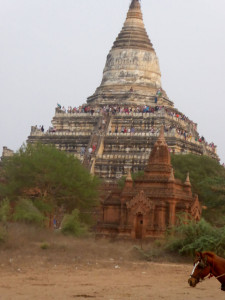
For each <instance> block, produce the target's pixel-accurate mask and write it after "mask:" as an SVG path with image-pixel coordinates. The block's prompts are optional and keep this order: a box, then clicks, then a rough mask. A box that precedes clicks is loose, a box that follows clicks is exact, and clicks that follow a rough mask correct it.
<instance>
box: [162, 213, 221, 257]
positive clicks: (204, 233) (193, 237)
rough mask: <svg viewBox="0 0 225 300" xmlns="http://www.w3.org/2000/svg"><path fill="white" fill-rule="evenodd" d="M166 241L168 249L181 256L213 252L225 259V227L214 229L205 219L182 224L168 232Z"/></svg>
mask: <svg viewBox="0 0 225 300" xmlns="http://www.w3.org/2000/svg"><path fill="white" fill-rule="evenodd" d="M166 240H167V241H166V246H165V247H166V249H167V250H169V251H172V252H178V253H179V254H181V255H194V253H195V251H213V252H215V253H217V254H218V255H220V256H223V257H225V227H221V228H216V227H213V226H212V225H210V224H209V223H208V222H206V221H205V220H204V219H201V220H200V221H199V222H195V221H193V220H189V221H186V222H180V224H179V225H178V226H176V227H173V228H172V229H170V230H169V231H168V234H167V238H166Z"/></svg>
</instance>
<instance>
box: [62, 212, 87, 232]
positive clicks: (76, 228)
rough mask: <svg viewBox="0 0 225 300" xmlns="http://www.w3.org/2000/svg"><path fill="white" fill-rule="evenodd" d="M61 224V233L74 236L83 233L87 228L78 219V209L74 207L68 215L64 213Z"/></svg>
mask: <svg viewBox="0 0 225 300" xmlns="http://www.w3.org/2000/svg"><path fill="white" fill-rule="evenodd" d="M61 226H62V228H61V231H62V233H63V234H69V235H73V236H76V237H78V236H82V235H85V234H86V233H87V230H88V228H87V226H86V225H84V224H83V223H81V221H80V217H79V210H78V209H74V210H73V211H72V213H71V214H70V215H69V214H67V215H65V216H64V218H63V220H62V225H61Z"/></svg>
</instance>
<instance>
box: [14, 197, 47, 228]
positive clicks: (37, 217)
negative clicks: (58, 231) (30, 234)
mask: <svg viewBox="0 0 225 300" xmlns="http://www.w3.org/2000/svg"><path fill="white" fill-rule="evenodd" d="M13 220H14V221H19V222H26V223H32V224H37V225H44V221H45V217H44V216H43V215H42V213H41V212H40V211H39V210H38V209H37V208H36V207H35V206H34V204H33V202H32V201H31V200H28V199H21V200H19V202H18V203H17V205H16V207H15V211H14V213H13Z"/></svg>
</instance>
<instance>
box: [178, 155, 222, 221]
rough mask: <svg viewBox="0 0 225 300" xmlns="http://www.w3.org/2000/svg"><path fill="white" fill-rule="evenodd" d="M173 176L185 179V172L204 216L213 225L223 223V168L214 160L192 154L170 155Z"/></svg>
mask: <svg viewBox="0 0 225 300" xmlns="http://www.w3.org/2000/svg"><path fill="white" fill-rule="evenodd" d="M172 165H173V167H174V170H175V177H176V178H179V179H181V180H182V181H185V179H186V176H187V172H189V174H190V181H191V184H192V190H193V192H195V193H197V194H198V196H199V200H200V202H201V204H202V205H203V206H205V207H207V209H206V210H203V216H204V218H205V219H206V220H207V221H208V222H210V223H212V224H215V225H220V226H223V225H225V217H224V213H225V169H224V167H223V166H221V165H220V164H219V162H217V161H216V160H214V159H212V158H209V157H207V156H198V155H193V154H187V155H172Z"/></svg>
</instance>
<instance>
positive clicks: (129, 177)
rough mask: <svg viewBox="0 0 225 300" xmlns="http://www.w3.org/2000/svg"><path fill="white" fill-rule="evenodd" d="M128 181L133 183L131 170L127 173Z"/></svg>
mask: <svg viewBox="0 0 225 300" xmlns="http://www.w3.org/2000/svg"><path fill="white" fill-rule="evenodd" d="M126 181H133V179H132V176H131V169H130V168H129V169H128V172H127V177H126Z"/></svg>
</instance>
